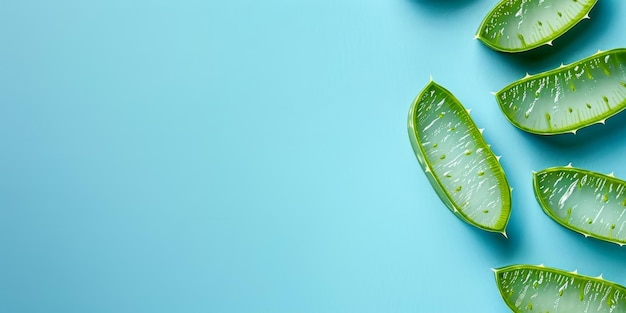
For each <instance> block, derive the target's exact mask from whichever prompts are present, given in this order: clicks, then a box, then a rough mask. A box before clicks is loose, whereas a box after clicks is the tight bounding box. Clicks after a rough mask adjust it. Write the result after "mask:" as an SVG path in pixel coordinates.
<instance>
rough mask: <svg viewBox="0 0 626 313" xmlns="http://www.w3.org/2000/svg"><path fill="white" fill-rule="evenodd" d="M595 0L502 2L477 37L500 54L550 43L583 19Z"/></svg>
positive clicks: (503, 0)
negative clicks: (500, 52)
mask: <svg viewBox="0 0 626 313" xmlns="http://www.w3.org/2000/svg"><path fill="white" fill-rule="evenodd" d="M597 1H598V0H502V1H500V2H499V3H498V4H497V5H496V6H495V7H494V8H493V9H492V10H491V11H490V12H489V13H488V14H487V16H486V17H485V18H484V19H483V22H482V24H481V25H480V27H479V28H478V33H477V34H476V38H478V39H479V40H480V41H482V42H483V43H484V44H485V45H487V46H488V47H490V48H492V49H494V50H497V51H502V52H522V51H527V50H530V49H533V48H536V47H539V46H542V45H552V41H553V40H554V39H556V38H557V37H559V36H561V35H563V34H564V33H565V32H566V31H568V30H569V29H570V28H572V27H574V26H575V25H576V24H578V22H580V21H581V20H583V19H585V18H589V12H590V11H591V9H592V8H593V6H594V5H595V4H596V2H597Z"/></svg>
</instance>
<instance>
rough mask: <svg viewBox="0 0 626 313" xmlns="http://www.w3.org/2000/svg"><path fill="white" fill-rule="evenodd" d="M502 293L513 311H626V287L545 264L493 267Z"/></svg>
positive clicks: (614, 312) (570, 312)
mask: <svg viewBox="0 0 626 313" xmlns="http://www.w3.org/2000/svg"><path fill="white" fill-rule="evenodd" d="M494 272H495V275H496V283H497V285H498V289H499V290H500V295H501V296H502V299H503V300H504V302H506V304H507V305H508V306H509V308H510V309H511V310H513V312H542V313H543V312H550V313H557V312H565V313H573V312H588V313H591V312H613V313H617V312H626V288H624V286H621V285H618V284H616V283H613V282H610V281H607V280H605V279H604V278H602V275H600V276H598V277H589V276H584V275H579V274H578V273H577V272H576V271H574V272H566V271H562V270H559V269H554V268H549V267H545V266H543V265H538V266H534V265H511V266H507V267H503V268H499V269H495V270H494Z"/></svg>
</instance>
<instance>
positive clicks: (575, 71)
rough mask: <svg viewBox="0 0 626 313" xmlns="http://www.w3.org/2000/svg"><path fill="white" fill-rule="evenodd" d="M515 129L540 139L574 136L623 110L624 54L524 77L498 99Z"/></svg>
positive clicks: (607, 54)
mask: <svg viewBox="0 0 626 313" xmlns="http://www.w3.org/2000/svg"><path fill="white" fill-rule="evenodd" d="M496 99H497V100H498V103H499V104H500V109H502V112H503V113H504V115H505V116H506V118H507V119H508V120H509V121H510V122H511V123H512V124H513V125H515V126H516V127H518V128H520V129H522V130H524V131H527V132H530V133H534V134H539V135H554V134H563V133H568V132H569V133H574V134H575V133H576V131H578V130H579V129H580V128H582V127H586V126H590V125H592V124H595V123H602V124H604V121H605V120H606V119H607V118H609V117H611V116H613V115H615V114H617V113H619V112H620V111H622V110H624V108H626V49H614V50H610V51H605V52H600V51H598V53H596V54H595V55H593V56H591V57H588V58H585V59H582V60H580V61H578V62H575V63H572V64H570V65H567V66H565V65H561V67H559V68H557V69H554V70H551V71H548V72H544V73H540V74H537V75H532V76H531V75H527V76H526V77H524V78H523V79H521V80H519V81H516V82H514V83H512V84H510V85H508V86H506V87H504V88H503V89H502V90H500V91H499V92H497V93H496Z"/></svg>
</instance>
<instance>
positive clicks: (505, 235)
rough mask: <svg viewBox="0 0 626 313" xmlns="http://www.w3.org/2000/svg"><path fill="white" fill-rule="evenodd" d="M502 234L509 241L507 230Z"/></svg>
mask: <svg viewBox="0 0 626 313" xmlns="http://www.w3.org/2000/svg"><path fill="white" fill-rule="evenodd" d="M501 234H502V236H504V238H506V239H509V236H508V235H507V234H506V230H503V231H502V232H501Z"/></svg>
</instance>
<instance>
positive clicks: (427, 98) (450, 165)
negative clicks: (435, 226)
mask: <svg viewBox="0 0 626 313" xmlns="http://www.w3.org/2000/svg"><path fill="white" fill-rule="evenodd" d="M408 130H409V138H410V140H411V145H412V146H413V151H414V152H415V155H416V156H417V159H418V161H419V163H420V165H421V166H422V169H423V170H424V172H425V173H426V177H427V178H428V180H429V181H430V183H431V185H432V187H433V188H434V189H435V191H436V192H437V194H438V195H439V197H440V198H441V200H442V201H443V202H444V203H445V205H446V206H447V207H448V208H449V209H450V210H451V211H452V212H453V213H454V214H456V215H457V216H458V217H459V218H460V219H462V220H463V221H465V222H467V223H469V224H471V225H473V226H476V227H478V228H480V229H483V230H486V231H492V232H500V233H502V234H504V235H505V236H506V232H505V228H506V225H507V222H508V220H509V215H510V211H511V190H510V187H509V184H508V182H507V180H506V177H505V176H504V171H503V170H502V167H501V166H500V163H499V161H498V159H499V157H497V156H496V155H494V154H493V152H492V151H491V149H490V148H489V145H487V143H486V142H485V140H484V139H483V136H482V130H480V129H478V128H477V127H476V125H475V124H474V122H473V121H472V119H471V117H470V115H469V111H467V110H466V109H465V108H464V107H463V106H462V105H461V103H460V102H459V101H458V100H457V99H456V97H454V95H452V94H451V93H450V92H449V91H448V90H446V89H445V88H443V87H441V86H440V85H438V84H436V83H435V82H433V81H432V80H431V81H430V82H429V83H428V85H427V86H426V87H425V88H424V90H422V91H421V93H420V94H419V95H418V96H417V98H416V99H415V101H414V102H413V104H412V105H411V108H410V110H409V119H408Z"/></svg>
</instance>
